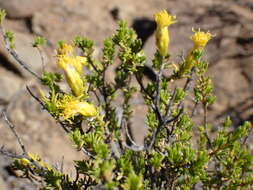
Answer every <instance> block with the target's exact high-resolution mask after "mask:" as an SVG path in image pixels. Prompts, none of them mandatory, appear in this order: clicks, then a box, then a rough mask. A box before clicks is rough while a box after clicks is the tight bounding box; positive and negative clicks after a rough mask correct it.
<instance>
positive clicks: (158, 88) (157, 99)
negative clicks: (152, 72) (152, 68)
mask: <svg viewBox="0 0 253 190" xmlns="http://www.w3.org/2000/svg"><path fill="white" fill-rule="evenodd" d="M163 68H164V62H162V64H161V67H160V70H159V72H158V74H157V78H156V96H155V105H156V107H158V108H159V107H160V94H161V93H160V92H161V80H162V71H163Z"/></svg>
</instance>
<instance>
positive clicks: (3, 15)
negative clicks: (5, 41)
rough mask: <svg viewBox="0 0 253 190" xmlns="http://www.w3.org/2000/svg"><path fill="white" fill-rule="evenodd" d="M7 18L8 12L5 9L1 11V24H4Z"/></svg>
mask: <svg viewBox="0 0 253 190" xmlns="http://www.w3.org/2000/svg"><path fill="white" fill-rule="evenodd" d="M5 16H6V11H5V10H3V9H0V24H2V23H3V21H4V19H5Z"/></svg>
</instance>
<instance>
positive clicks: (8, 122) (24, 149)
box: [1, 111, 26, 153]
mask: <svg viewBox="0 0 253 190" xmlns="http://www.w3.org/2000/svg"><path fill="white" fill-rule="evenodd" d="M1 115H2V117H3V119H4V120H5V122H6V124H7V125H8V127H9V128H10V130H11V131H12V133H13V134H14V135H15V137H16V139H17V141H18V144H19V145H20V147H21V149H22V151H23V153H26V148H25V145H24V143H23V142H22V140H21V138H20V137H19V135H18V133H17V131H16V129H15V126H14V125H13V124H12V123H11V121H10V120H9V119H8V117H7V115H6V112H5V111H2V114H1Z"/></svg>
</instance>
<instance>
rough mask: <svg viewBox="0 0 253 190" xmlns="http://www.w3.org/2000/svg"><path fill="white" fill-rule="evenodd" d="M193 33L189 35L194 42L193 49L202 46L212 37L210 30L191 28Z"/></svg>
mask: <svg viewBox="0 0 253 190" xmlns="http://www.w3.org/2000/svg"><path fill="white" fill-rule="evenodd" d="M193 32H194V34H193V35H192V36H191V40H192V42H193V43H194V47H195V49H197V48H204V47H205V46H206V44H207V42H208V41H209V40H210V39H211V38H212V37H213V35H212V34H211V33H210V32H203V31H200V29H198V30H193Z"/></svg>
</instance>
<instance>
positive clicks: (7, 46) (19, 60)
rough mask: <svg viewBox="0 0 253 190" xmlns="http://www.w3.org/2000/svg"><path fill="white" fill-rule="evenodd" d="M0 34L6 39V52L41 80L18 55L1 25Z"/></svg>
mask: <svg viewBox="0 0 253 190" xmlns="http://www.w3.org/2000/svg"><path fill="white" fill-rule="evenodd" d="M0 32H1V34H2V36H3V38H4V43H5V48H6V50H7V51H8V52H9V53H10V54H11V55H12V57H13V58H14V59H15V60H16V61H17V63H18V64H19V65H20V66H21V67H23V68H24V69H25V70H27V71H28V72H29V73H31V74H32V75H33V76H35V77H36V78H37V79H39V80H41V78H40V76H39V75H38V74H37V73H36V72H35V71H33V70H32V69H31V68H30V67H29V66H28V65H27V64H26V63H25V61H23V60H22V59H21V58H20V56H19V55H18V53H17V52H16V51H15V50H14V49H12V48H11V45H10V42H9V40H8V38H7V36H6V35H5V31H4V29H3V27H2V25H1V24H0Z"/></svg>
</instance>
